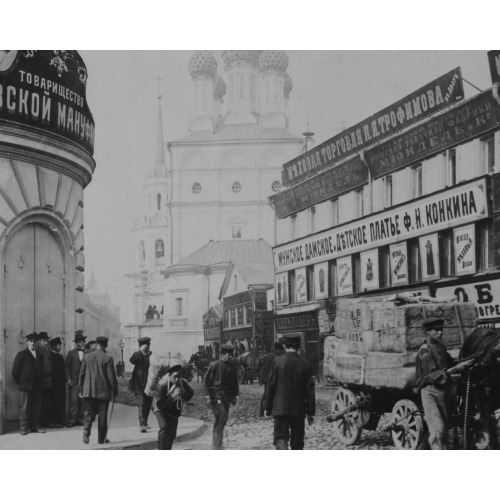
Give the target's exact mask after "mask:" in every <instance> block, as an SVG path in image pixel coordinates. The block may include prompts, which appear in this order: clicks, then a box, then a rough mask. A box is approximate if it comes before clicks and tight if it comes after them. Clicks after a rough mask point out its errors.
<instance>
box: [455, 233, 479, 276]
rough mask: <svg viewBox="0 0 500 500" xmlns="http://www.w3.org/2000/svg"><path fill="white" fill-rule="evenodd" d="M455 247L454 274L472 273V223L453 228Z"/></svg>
mask: <svg viewBox="0 0 500 500" xmlns="http://www.w3.org/2000/svg"><path fill="white" fill-rule="evenodd" d="M453 244H454V247H455V274H456V275H458V276H462V275H464V274H474V273H475V272H476V230H475V226H474V224H471V225H469V226H464V227H457V228H455V229H454V230H453Z"/></svg>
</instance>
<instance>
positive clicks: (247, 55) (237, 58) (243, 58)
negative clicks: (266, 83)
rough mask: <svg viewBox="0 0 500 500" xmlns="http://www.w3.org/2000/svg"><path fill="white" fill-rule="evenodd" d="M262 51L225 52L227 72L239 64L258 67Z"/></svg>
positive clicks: (223, 53) (223, 56)
mask: <svg viewBox="0 0 500 500" xmlns="http://www.w3.org/2000/svg"><path fill="white" fill-rule="evenodd" d="M260 53H261V51H260V50H223V51H222V60H223V61H224V67H225V69H226V70H228V69H229V68H231V67H232V66H236V65H239V64H253V65H255V66H256V65H257V63H258V62H259V56H260Z"/></svg>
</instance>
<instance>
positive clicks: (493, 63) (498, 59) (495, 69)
mask: <svg viewBox="0 0 500 500" xmlns="http://www.w3.org/2000/svg"><path fill="white" fill-rule="evenodd" d="M488 62H489V64H490V75H491V83H499V82H500V50H490V51H489V52H488Z"/></svg>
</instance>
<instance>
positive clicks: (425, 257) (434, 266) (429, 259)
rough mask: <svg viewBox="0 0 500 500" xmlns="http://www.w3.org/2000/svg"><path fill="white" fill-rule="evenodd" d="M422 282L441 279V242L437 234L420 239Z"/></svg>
mask: <svg viewBox="0 0 500 500" xmlns="http://www.w3.org/2000/svg"><path fill="white" fill-rule="evenodd" d="M419 246H420V259H421V263H422V264H421V270H422V280H423V281H426V280H434V279H437V278H439V276H440V269H439V242H438V235H437V233H433V234H428V235H427V236H424V237H423V238H420V239H419Z"/></svg>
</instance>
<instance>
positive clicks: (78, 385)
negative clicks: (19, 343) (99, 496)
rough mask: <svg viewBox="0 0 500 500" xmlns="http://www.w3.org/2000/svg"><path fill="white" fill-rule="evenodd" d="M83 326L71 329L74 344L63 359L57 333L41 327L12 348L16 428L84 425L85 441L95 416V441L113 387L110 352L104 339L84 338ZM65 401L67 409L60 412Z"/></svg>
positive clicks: (101, 432)
mask: <svg viewBox="0 0 500 500" xmlns="http://www.w3.org/2000/svg"><path fill="white" fill-rule="evenodd" d="M86 338H87V337H86V336H85V335H83V331H81V330H78V331H77V332H76V333H75V337H74V343H75V348H74V349H73V350H71V351H69V352H68V355H67V357H66V360H64V357H63V356H62V354H61V350H62V340H61V338H60V337H55V338H50V337H49V335H48V333H47V332H40V333H36V332H33V333H30V334H29V335H27V336H26V341H27V347H26V349H24V350H22V351H20V352H19V353H17V355H16V357H15V359H14V364H13V367H12V377H13V378H14V380H15V382H16V383H17V384H18V387H19V394H20V434H21V435H23V436H25V435H26V434H28V433H30V432H35V433H44V432H45V427H50V428H61V427H65V426H66V427H73V426H75V425H82V426H84V435H83V441H84V443H88V442H89V436H90V430H91V427H92V422H93V421H94V420H95V417H96V415H99V420H98V428H99V431H98V441H99V443H104V441H105V439H106V433H107V408H108V404H109V401H110V399H111V398H112V397H113V396H116V394H117V392H118V383H117V379H116V374H115V369H114V364H113V358H112V357H111V356H108V355H107V354H106V347H107V345H108V339H107V338H106V337H97V338H96V339H95V340H92V341H89V342H88V343H87V344H86V343H85V340H86ZM66 407H67V413H66Z"/></svg>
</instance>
